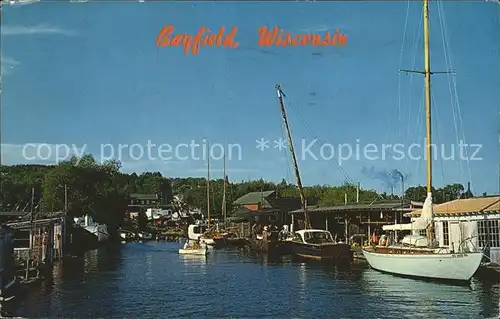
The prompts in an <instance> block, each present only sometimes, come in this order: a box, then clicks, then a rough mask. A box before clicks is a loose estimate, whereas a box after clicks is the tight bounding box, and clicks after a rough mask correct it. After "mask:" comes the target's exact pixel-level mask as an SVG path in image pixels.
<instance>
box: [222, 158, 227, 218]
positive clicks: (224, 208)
mask: <svg viewBox="0 0 500 319" xmlns="http://www.w3.org/2000/svg"><path fill="white" fill-rule="evenodd" d="M223 183H224V187H223V194H222V216H223V217H224V225H225V224H226V152H224V181H223Z"/></svg>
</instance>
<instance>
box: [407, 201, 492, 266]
mask: <svg viewBox="0 0 500 319" xmlns="http://www.w3.org/2000/svg"><path fill="white" fill-rule="evenodd" d="M433 212H434V221H435V228H436V237H437V240H438V241H439V243H440V244H441V245H442V246H444V247H448V248H450V249H454V250H457V249H458V248H459V245H460V243H462V241H464V240H466V239H468V238H472V243H473V245H474V246H475V247H479V248H481V249H484V250H485V255H486V258H487V259H488V260H487V262H492V263H495V264H497V265H500V196H498V195H495V196H486V197H476V198H468V199H456V200H453V201H450V202H446V203H443V204H436V205H434V206H433ZM420 214H421V209H419V210H415V211H413V212H411V213H409V215H410V216H411V217H412V219H414V218H417V217H419V216H420ZM423 232H425V230H424V231H423Z"/></svg>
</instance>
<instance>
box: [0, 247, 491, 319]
mask: <svg viewBox="0 0 500 319" xmlns="http://www.w3.org/2000/svg"><path fill="white" fill-rule="evenodd" d="M180 246H181V244H179V243H166V242H148V243H128V244H121V245H115V246H108V247H102V248H99V249H96V250H93V251H90V252H87V253H86V254H85V255H84V256H81V257H75V258H72V259H69V260H66V261H65V262H64V263H63V264H56V265H55V266H54V270H53V275H52V277H50V278H46V280H45V281H44V282H43V283H41V284H40V286H39V287H34V288H33V289H32V290H31V291H30V292H28V293H27V295H25V296H24V297H23V298H22V299H20V300H18V301H16V302H15V303H12V304H10V305H8V306H4V307H3V309H2V310H3V312H4V315H6V314H10V315H14V316H23V317H29V318H47V317H49V318H52V317H53V318H56V317H65V318H69V317H71V318H90V317H93V318H172V317H236V318H257V317H266V318H267V317H269V318H271V317H273V318H276V317H280V318H281V317H283V318H285V317H294V318H297V317H301V318H313V317H314V318H401V317H411V318H423V317H428V318H430V317H432V318H436V317H438V318H497V317H498V314H499V300H500V284H499V283H498V282H492V281H491V280H489V281H488V280H479V279H476V278H474V279H473V280H472V282H471V284H470V285H469V286H467V285H466V286H457V285H448V284H443V283H432V282H425V281H419V280H414V279H406V278H399V277H394V276H391V275H387V274H382V273H379V272H377V271H374V270H372V269H370V268H369V267H368V266H367V265H366V264H354V265H351V266H348V267H342V268H336V267H334V266H332V265H325V264H322V263H302V262H298V261H293V260H292V259H291V258H285V257H284V258H281V259H278V260H269V259H268V258H266V256H258V255H254V254H249V253H247V252H241V251H237V250H216V251H212V252H211V253H210V254H209V255H208V256H207V257H206V258H204V257H198V256H191V257H190V256H181V255H179V254H178V248H179V247H180Z"/></svg>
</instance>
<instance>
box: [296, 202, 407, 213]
mask: <svg viewBox="0 0 500 319" xmlns="http://www.w3.org/2000/svg"><path fill="white" fill-rule="evenodd" d="M409 205H415V202H409V201H408V202H405V206H409ZM398 208H401V201H387V202H376V203H354V204H348V205H336V206H312V207H307V211H308V212H310V213H337V212H349V211H356V212H359V211H383V210H395V209H398ZM303 212H304V210H303V209H297V210H294V211H291V212H290V214H298V213H303Z"/></svg>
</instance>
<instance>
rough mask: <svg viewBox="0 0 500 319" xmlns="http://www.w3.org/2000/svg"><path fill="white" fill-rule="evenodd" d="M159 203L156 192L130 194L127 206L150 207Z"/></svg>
mask: <svg viewBox="0 0 500 319" xmlns="http://www.w3.org/2000/svg"><path fill="white" fill-rule="evenodd" d="M158 205H161V200H160V198H159V196H158V194H131V195H130V200H129V205H128V206H129V207H136V208H151V207H157V206H158Z"/></svg>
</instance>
